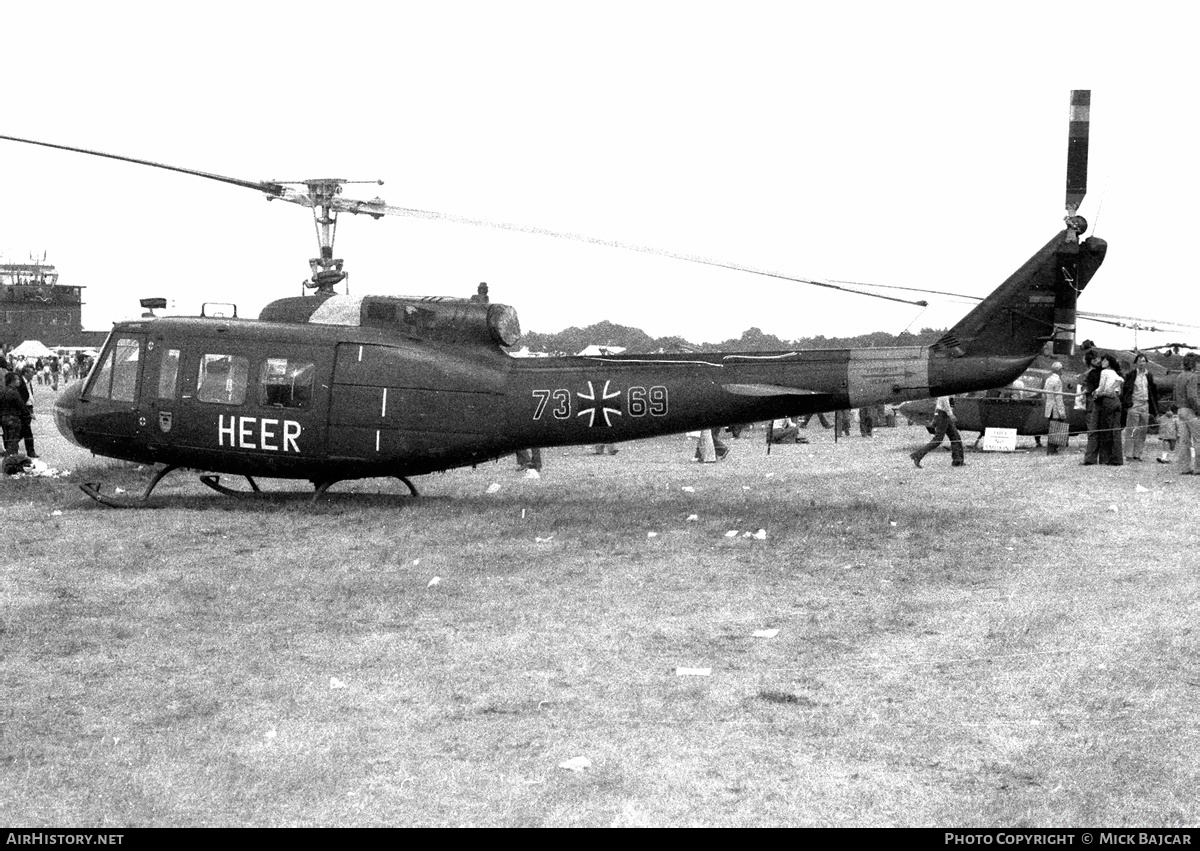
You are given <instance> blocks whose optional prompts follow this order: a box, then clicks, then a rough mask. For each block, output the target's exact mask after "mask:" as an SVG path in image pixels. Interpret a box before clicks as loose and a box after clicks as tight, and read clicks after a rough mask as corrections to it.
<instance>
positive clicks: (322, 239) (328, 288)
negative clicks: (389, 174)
mask: <svg viewBox="0 0 1200 851" xmlns="http://www.w3.org/2000/svg"><path fill="white" fill-rule="evenodd" d="M271 183H272V184H275V185H288V184H293V185H294V184H303V185H304V186H305V187H306V188H307V189H308V194H307V195H304V196H298V197H288V196H287V195H286V194H284V195H273V194H270V193H268V194H267V200H268V201H273V200H274V199H275V198H282V199H283V200H286V201H297V202H298V203H302V204H304V205H305V206H308V207H311V208H312V211H313V227H314V228H315V229H316V232H317V252H318V254H317V256H316V257H313V258H312V259H310V260H309V261H308V265H309V268H310V269H312V278H310V279H309V280H307V281H305V282H304V286H306V287H308V288H310V289H315V290H316V291H317V292H318V293H330V294H332V293H333V288H334V286H336V285H337V284H340V283H341V282H342V281H344V280H345V279H346V275H347V273H346V271H345V270H343V269H342V262H343V261H342V259H341V258H340V257H334V256H333V241H334V238H335V237H336V236H337V215H338V212H339V211H340V210H345V209H349V210H350V212H359V210H358V209H355V208H354V207H353V206H349V207H348V206H347V205H346V203H345V202H339V200H338V196H339V195H341V194H342V187H343V186H345V185H346V184H347V183H377V184H380V185H382V183H383V181H382V180H342V179H341V178H337V177H329V178H322V179H314V180H296V181H271ZM369 203H374V204H382V203H383V201H382V199H380V198H376V199H374V201H373V202H369ZM366 212H368V213H369V212H370V211H369V210H368V211H366ZM382 215H383V214H382V213H380V214H373V217H374V218H376V219H378V218H382Z"/></svg>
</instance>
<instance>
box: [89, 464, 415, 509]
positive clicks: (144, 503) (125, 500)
mask: <svg viewBox="0 0 1200 851" xmlns="http://www.w3.org/2000/svg"><path fill="white" fill-rule="evenodd" d="M178 469H179V466H178V465H175V464H169V465H167V466H166V467H163V468H162V469H161V470H159V471H158V472H156V473H155V474H154V478H152V479H151V480H150V483H149V484H148V485H146V490H145V491H143V492H142V495H141V496H118V495H116V494H113V495H111V496H110V495H106V494H104V493H102V492H101V490H100V488H101V487H102V485H101V484H100V482H84V483H81V484H80V485H79V489H80V490H81V491H83V492H84V493H85V494H87V495H88V496H90V497H91V498H92V499H94V500H96V502H98V503H100V504H101V505H107V506H108V507H109V508H147V507H149V499H150V494H151V493H153V491H154V489H155V488H156V487H158V483H159V482H161V481H162V480H163V479H164V478H165V477H166V475H167V474H168V473H171V472H173V471H175V470H178ZM396 478H397V479H399V480H400V481H402V482H404V484H405V485H406V486H407V487H408V491H409V493H410V494H412V495H413V496H420V495H421V494H420V493H419V492H418V491H417V486H416V485H414V484H413V483H412V482H411V481H410V480H409V479H408V478H407V477H405V476H396ZM245 479H246V481H247V482H249V483H250V490H235V489H234V488H231V487H226V486H225V485H223V484H221V477H220V476H219V475H216V474H214V473H206V474H205V475H202V476H200V482H201V484H204V485H206V486H207V487H210V488H212V489H213V490H215V491H216V492H217V493H220V494H224V495H225V496H243V497H244V496H254V495H255V494H261V493H262V489H261V488H260V487H259V486H258V482H256V481H254V479H252V478H251V477H250V476H246V477H245ZM340 481H342V480H341V479H332V480H330V481H326V482H313V484H314V485H315V486H316V492H315V493H313V497H312V501H313V503H314V504H315V503H316V502H317V500H319V499H320V498H321V496H322V495H324V493H325V492H326V491H327V490H329V489H330V488H331V487H333V486H334V485H336V484H337V483H338V482H340Z"/></svg>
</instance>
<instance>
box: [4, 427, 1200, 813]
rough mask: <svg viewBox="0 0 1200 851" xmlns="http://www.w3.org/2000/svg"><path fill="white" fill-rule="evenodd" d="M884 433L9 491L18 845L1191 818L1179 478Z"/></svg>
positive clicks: (13, 807)
mask: <svg viewBox="0 0 1200 851" xmlns="http://www.w3.org/2000/svg"><path fill="white" fill-rule="evenodd" d="M814 425H815V421H814ZM876 434H877V437H876V438H874V439H873V440H870V441H866V440H862V439H860V438H858V437H854V438H851V439H849V440H847V441H843V442H842V443H839V444H837V445H835V444H834V443H833V441H832V437H831V433H830V432H825V431H819V430H818V431H816V432H815V433H814V443H813V444H812V445H810V446H796V447H777V448H776V449H775V450H774V451H773V454H772V455H771V456H770V457H766V456H765V454H764V453H763V449H762V445H761V444H760V443H759V442H757V441H754V442H750V441H748V440H744V441H740V442H736V443H735V444H734V446H735V448H734V453H733V455H732V457H731V459H730V460H729V461H727V462H724V463H722V464H720V465H698V464H691V463H689V462H688V460H687V458H688V454H689V453H690V444H689V443H688V442H687V441H686V440H684V439H682V438H672V439H669V440H667V439H664V440H658V441H650V442H646V443H641V444H633V445H627V446H623V447H622V451H621V453H620V454H619V455H617V456H615V457H611V458H608V457H595V456H589V455H585V454H584V452H585V450H583V449H572V450H567V451H561V450H554V451H551V452H548V453H547V469H546V470H545V473H544V478H543V479H542V480H541V481H540V482H530V481H526V480H523V479H521V478H520V477H519V474H517V473H516V472H514V471H513V470H512V464H511V459H505V460H504V461H503V462H500V463H498V464H496V465H489V466H487V467H483V468H480V469H478V470H474V471H472V470H462V471H455V472H451V473H447V474H444V475H439V476H432V477H428V478H426V479H424V480H421V481H419V483H418V484H419V485H420V486H422V489H423V491H424V492H425V493H426V494H427V495H428V496H427V497H425V498H423V499H421V500H416V501H413V500H407V499H405V498H404V497H403V496H402V495H401V494H402V491H403V490H404V489H403V487H402V486H399V485H396V486H393V484H391V483H386V482H384V483H375V482H367V483H362V484H361V485H358V486H356V487H351V486H340V487H339V488H338V489H335V491H334V493H333V494H332V495H331V497H330V498H329V499H328V500H327V501H326V502H325V503H324V504H322V505H320V506H318V507H316V508H310V507H309V506H308V504H307V495H303V497H299V498H291V497H286V496H274V497H271V498H267V499H262V500H259V501H249V502H239V501H235V500H231V499H228V498H225V497H220V496H218V495H216V494H213V493H211V492H209V491H207V490H206V489H204V488H202V487H201V486H199V485H198V484H196V483H195V481H194V478H189V477H186V476H184V475H183V474H179V473H177V474H174V475H173V476H172V477H170V478H168V479H167V481H166V482H164V486H163V487H162V488H161V489H160V491H159V493H161V503H160V504H161V505H162V506H163V507H162V508H160V509H159V510H156V511H142V512H134V511H114V510H110V509H104V508H101V507H99V506H96V505H94V504H92V503H90V502H89V501H88V500H87V499H86V498H85V497H84V496H83V495H82V494H80V493H79V492H78V491H77V490H75V488H74V486H73V485H71V484H70V483H66V482H59V481H50V480H33V481H20V482H5V483H0V485H2V487H3V489H2V490H0V500H2V501H3V505H4V510H5V513H6V515H7V517H8V518H9V521H10V522H9V528H10V530H12V531H11V535H10V546H9V548H8V553H9V555H8V558H7V559H6V562H7V563H6V566H5V567H4V568H3V572H2V573H0V581H2V583H3V584H2V585H0V601H2V602H3V607H2V610H0V628H2V629H3V635H2V636H0V638H2V640H3V654H4V660H3V662H4V664H3V674H2V677H3V679H2V685H0V688H2V689H3V695H4V700H3V703H2V705H3V713H4V714H3V735H2V738H0V776H2V777H3V782H4V786H5V787H6V789H7V790H8V791H7V792H6V794H5V795H4V796H2V797H0V821H3V822H5V823H9V824H38V825H96V826H99V825H113V826H123V825H241V824H253V825H291V824H342V825H375V824H379V825H423V824H432V825H450V824H454V825H461V824H476V825H610V824H616V825H668V824H715V825H774V824H786V825H933V824H957V825H1002V826H1009V825H1122V824H1128V825H1195V824H1196V823H1197V822H1198V821H1200V818H1198V815H1200V813H1198V807H1197V803H1196V798H1195V794H1194V790H1195V788H1196V786H1197V780H1198V778H1197V773H1198V772H1197V761H1196V758H1195V754H1196V753H1198V752H1200V742H1198V741H1197V738H1198V736H1197V731H1196V725H1195V713H1194V708H1193V707H1194V705H1195V701H1196V698H1197V695H1198V694H1200V670H1198V665H1197V656H1196V649H1197V646H1196V645H1197V643H1196V637H1195V633H1194V629H1195V625H1194V620H1195V611H1196V607H1197V602H1198V601H1197V588H1198V585H1200V583H1198V581H1197V575H1196V568H1197V560H1196V559H1195V558H1194V557H1193V556H1192V552H1193V551H1194V549H1195V546H1196V545H1195V538H1194V534H1193V532H1192V529H1193V528H1194V508H1193V506H1194V505H1195V499H1196V496H1197V495H1196V494H1193V493H1191V491H1193V490H1195V486H1194V485H1193V483H1192V482H1191V481H1189V480H1182V481H1177V480H1175V477H1174V476H1173V475H1170V474H1169V473H1167V472H1165V469H1166V468H1164V467H1160V466H1159V465H1155V464H1151V465H1149V467H1146V466H1145V465H1142V466H1129V467H1126V468H1122V469H1104V468H1100V469H1093V468H1089V469H1083V468H1081V467H1079V466H1078V461H1079V455H1078V450H1077V449H1073V450H1072V453H1071V454H1068V455H1067V456H1065V457H1062V458H1057V459H1047V458H1045V457H1044V456H1042V455H1041V454H1040V453H1033V452H1022V453H1018V454H1015V455H1010V456H998V455H990V454H989V455H984V454H981V453H974V454H968V463H969V466H968V467H966V468H965V469H962V470H952V469H951V468H950V466H949V459H948V456H946V455H945V454H943V453H935V454H933V455H931V456H929V458H928V459H927V460H926V462H925V469H924V470H915V469H914V468H913V467H912V465H911V463H910V462H909V461H908V459H907V458H906V457H905V454H904V453H905V452H906V451H907V450H908V449H909V448H911V446H913V445H914V444H915V443H917V442H920V441H921V440H922V439H923V437H924V432H923V431H921V430H918V429H916V428H912V429H909V428H904V427H901V428H899V429H894V430H882V431H879V432H877V433H876ZM45 446H46V447H48V450H44V452H45V454H47V455H50V456H51V459H50V460H51V462H52V463H54V457H53V455H54V452H56V451H57V452H60V453H61V454H62V456H63V457H66V452H67V450H66V449H65V448H63V447H61V446H58V445H57V444H53V443H51V442H50V441H46V443H45ZM76 464H78V459H76ZM91 472H92V473H95V472H97V471H95V470H93V471H91ZM100 472H101V473H102V477H104V478H106V479H107V480H108V481H110V482H117V483H124V485H125V486H127V487H129V488H130V489H133V488H135V487H137V486H138V484H137V482H138V481H139V480H143V479H144V476H145V473H144V471H143V472H139V471H137V470H135V469H133V468H131V467H128V466H127V465H107V466H106V467H105V469H104V470H103V471H100ZM87 477H88V478H94V477H95V476H94V475H88V476H87ZM73 478H76V479H78V478H81V475H79V474H76V475H75V476H74V477H73ZM492 482H499V483H501V485H502V489H501V490H500V491H499V492H498V493H496V494H493V495H486V494H485V493H484V490H485V488H486V487H487V485H488V484H490V483H492ZM1138 484H1141V485H1142V486H1143V487H1145V488H1146V489H1147V490H1146V491H1145V492H1139V491H1137V489H1136V486H1137V485H1138ZM684 487H692V488H694V489H695V491H694V492H693V493H689V492H685V491H683V490H682V488H684ZM380 491H383V492H382V493H380ZM1110 506H1116V511H1111V510H1109V507H1110ZM56 510H61V511H62V512H63V513H62V514H61V515H57V516H56V515H53V512H54V511H56ZM692 514H695V515H697V520H695V521H689V520H688V519H687V518H688V516H689V515H692ZM759 528H763V529H765V530H766V532H767V538H766V540H762V541H759V540H753V539H746V538H743V537H740V536H739V537H737V538H732V539H731V538H727V537H725V533H726V532H727V531H728V530H732V529H737V530H739V532H740V531H747V530H749V531H754V530H757V529H759ZM650 532H654V533H656V535H655V536H653V537H650V536H648V533H650ZM538 538H543V539H546V538H549V540H548V541H543V542H541V543H539V542H538V541H537V539H538ZM434 576H437V577H439V578H440V582H439V583H438V584H436V585H433V586H430V585H429V582H430V580H431V578H432V577H434ZM764 628H778V629H779V634H778V635H777V636H776V637H775V638H770V639H767V638H754V637H753V636H752V633H753V632H754V631H755V630H758V629H764ZM677 667H698V668H711V669H712V675H711V676H709V677H681V676H676V674H675V669H676V668H677ZM333 679H336V680H337V681H338V682H340V683H344V684H345V687H344V688H332V687H331V681H332V680H333ZM580 755H582V756H586V757H588V758H589V759H590V760H591V761H592V766H591V768H589V769H586V770H584V771H582V772H579V773H572V772H568V771H564V770H561V769H559V768H558V767H557V766H558V764H559V763H560V762H562V761H563V760H566V759H568V758H570V757H574V756H580Z"/></svg>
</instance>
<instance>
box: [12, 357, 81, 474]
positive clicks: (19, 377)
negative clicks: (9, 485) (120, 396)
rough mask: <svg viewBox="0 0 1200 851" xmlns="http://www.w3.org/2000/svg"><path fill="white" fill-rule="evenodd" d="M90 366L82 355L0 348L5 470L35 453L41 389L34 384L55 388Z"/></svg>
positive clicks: (17, 466) (21, 465) (20, 465)
mask: <svg viewBox="0 0 1200 851" xmlns="http://www.w3.org/2000/svg"><path fill="white" fill-rule="evenodd" d="M91 366H92V364H91V359H90V358H88V357H85V356H79V357H65V356H63V357H60V356H49V357H45V358H29V357H21V356H18V355H14V354H13V353H12V352H11V351H8V350H6V351H3V352H0V433H3V435H4V455H3V470H4V472H5V473H9V474H12V473H17V472H20V471H21V470H22V469H24V468H25V467H26V466H27V465H28V464H29V463H30V461H29V459H32V458H37V457H38V453H37V451H36V444H35V441H34V435H33V423H34V420H35V419H36V417H35V415H34V400H35V398H36V396H37V394H38V393H39V392H42V391H39V390H38V389H37V388H44V389H47V390H49V391H50V392H57V391H58V388H59V385H60V384H63V385H65V384H66V383H67V382H69V381H73V380H74V379H76V378H81V377H83V376H85V375H87V371H88V370H89V369H91ZM22 444H24V448H25V452H24V454H22V453H21V445H22Z"/></svg>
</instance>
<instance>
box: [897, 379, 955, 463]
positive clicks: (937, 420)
mask: <svg viewBox="0 0 1200 851" xmlns="http://www.w3.org/2000/svg"><path fill="white" fill-rule="evenodd" d="M947 436H949V437H950V466H951V467H962V466H965V465H966V461H964V460H963V444H962V435H960V434H959V433H958V425H957V424H956V423H955V421H954V409H953V407H951V405H950V397H949V396H938V398H937V404H935V405H934V407H933V438H932V439H930V441H929V442H928V443H927V444H925V445H924V446H922V447H921V448H920V449H918V450H917V451H916V452H913V453H912V454H911V455H909V456H908V457H909V458H911V459H912V461H913V463H914V464H916V465H917V466H918V467H920V466H921V459H922V458H924V457H925V456H926V455H928V454H929V453H930V452H932V451H933V450H935V449H937V448H938V447H939V446H941V445H942V440H943V439H944V438H945V437H947Z"/></svg>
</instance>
